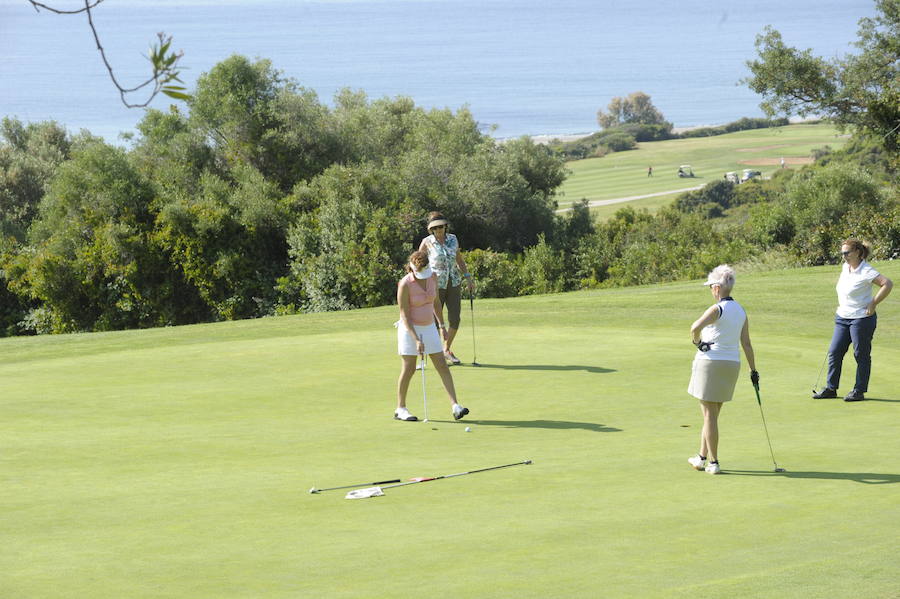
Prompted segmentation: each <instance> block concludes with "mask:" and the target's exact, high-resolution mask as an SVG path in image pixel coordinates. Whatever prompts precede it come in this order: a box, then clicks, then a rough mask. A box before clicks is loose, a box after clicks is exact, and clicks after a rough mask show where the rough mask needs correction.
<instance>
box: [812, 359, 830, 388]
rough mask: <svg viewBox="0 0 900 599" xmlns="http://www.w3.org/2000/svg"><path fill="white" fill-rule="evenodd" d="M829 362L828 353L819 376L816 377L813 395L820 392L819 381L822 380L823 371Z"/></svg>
mask: <svg viewBox="0 0 900 599" xmlns="http://www.w3.org/2000/svg"><path fill="white" fill-rule="evenodd" d="M827 361H828V353H826V354H825V359H824V360H822V365H821V366H819V376H817V377H816V386H815V387H813V395H815V394H816V393H818V392H819V380H821V378H822V371H823V370H824V369H825V362H827Z"/></svg>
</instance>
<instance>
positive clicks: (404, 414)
mask: <svg viewBox="0 0 900 599" xmlns="http://www.w3.org/2000/svg"><path fill="white" fill-rule="evenodd" d="M394 419H395V420H405V421H406V422H415V421H416V420H418V418H416V417H415V416H413V415H412V414H410V413H409V410H407V409H406V408H397V409H396V410H394Z"/></svg>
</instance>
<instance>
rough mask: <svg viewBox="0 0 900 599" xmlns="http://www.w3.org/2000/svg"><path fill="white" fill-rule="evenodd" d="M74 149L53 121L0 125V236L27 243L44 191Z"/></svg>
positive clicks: (8, 122)
mask: <svg viewBox="0 0 900 599" xmlns="http://www.w3.org/2000/svg"><path fill="white" fill-rule="evenodd" d="M71 146H72V141H71V140H70V139H69V136H68V135H67V134H66V130H65V129H64V128H63V127H61V126H60V125H58V124H56V123H54V122H46V123H32V124H28V125H24V124H22V122H21V121H18V120H16V119H8V118H4V119H3V121H2V122H0V237H2V236H7V235H9V236H12V237H14V238H15V239H16V240H17V241H19V242H22V241H24V240H25V233H26V231H27V230H28V227H29V226H30V225H31V221H32V220H33V219H34V217H35V215H36V214H37V208H38V204H39V203H40V201H41V198H42V197H43V196H44V192H45V191H46V189H45V188H46V186H47V185H48V183H49V181H50V178H51V177H52V176H53V174H54V172H55V171H56V169H57V167H59V165H60V164H61V163H62V162H63V161H64V160H66V159H67V158H68V156H69V150H70V148H71Z"/></svg>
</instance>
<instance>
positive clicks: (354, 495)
mask: <svg viewBox="0 0 900 599" xmlns="http://www.w3.org/2000/svg"><path fill="white" fill-rule="evenodd" d="M527 464H531V460H525V461H523V462H515V463H512V464H503V465H502V466H491V467H489V468H479V469H478V470H469V471H467V472H457V473H456V474H442V475H440V476H420V477H416V478H413V479H411V480H409V481H407V482H402V483H397V484H389V485H387V486H384V487H379V486H375V487H370V488H368V489H359V490H357V491H351V492H350V493H348V494H347V496H346V498H345V499H363V498H367V497H379V496H381V495H384V492H383V491H384V489H393V488H395V487H405V486H407V485H417V484H419V483H426V482H429V481H432V480H441V479H442V478H453V477H455V476H465V475H466V474H475V473H476V472H487V471H488V470H499V469H500V468H510V467H512V466H522V465H527Z"/></svg>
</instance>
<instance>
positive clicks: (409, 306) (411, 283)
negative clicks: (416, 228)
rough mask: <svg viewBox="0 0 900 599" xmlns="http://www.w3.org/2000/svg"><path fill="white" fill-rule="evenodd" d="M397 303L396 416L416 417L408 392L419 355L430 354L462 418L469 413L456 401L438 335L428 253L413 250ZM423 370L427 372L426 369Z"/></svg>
mask: <svg viewBox="0 0 900 599" xmlns="http://www.w3.org/2000/svg"><path fill="white" fill-rule="evenodd" d="M397 304H398V305H399V306H400V321H399V322H398V323H397V353H398V354H400V360H401V367H400V378H399V379H398V381H397V409H396V410H395V411H394V418H396V419H397V420H407V421H415V420H418V418H416V417H415V416H413V415H412V414H410V413H409V410H408V409H407V408H406V392H407V390H408V389H409V381H410V380H411V379H412V377H413V374H415V372H416V357H417V356H422V357H423V358H422V359H423V360H424V356H425V354H428V355H429V356H431V362H432V363H433V364H434V368H435V370H437V372H438V374H439V375H440V376H441V382H442V383H443V384H444V389H446V390H447V395H448V396H449V397H450V403H451V404H452V412H453V418H454V419H456V420H459V419H460V418H462V417H463V416H465V415H466V414H468V413H469V410H468V409H467V408H464V407H462V406H461V405H459V402H457V401H456V388H455V387H454V385H453V375H451V374H450V367H449V366H447V362H446V360H444V355H443V352H442V351H441V337H440V335H438V330H437V327H436V326H435V324H434V322H435V319H436V320H437V322H438V323H439V324H440V326H441V328H443V324H444V322H443V321H444V319H443V316H442V315H441V303H440V300H439V299H438V279H437V275H436V274H435V273H434V272H433V271H432V270H431V267H430V266H428V254H426V253H425V252H422V251H417V252H413V253H412V254H410V256H409V260H408V263H407V265H406V276H404V277H403V278H402V279H400V282H399V283H397ZM423 374H424V373H423Z"/></svg>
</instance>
